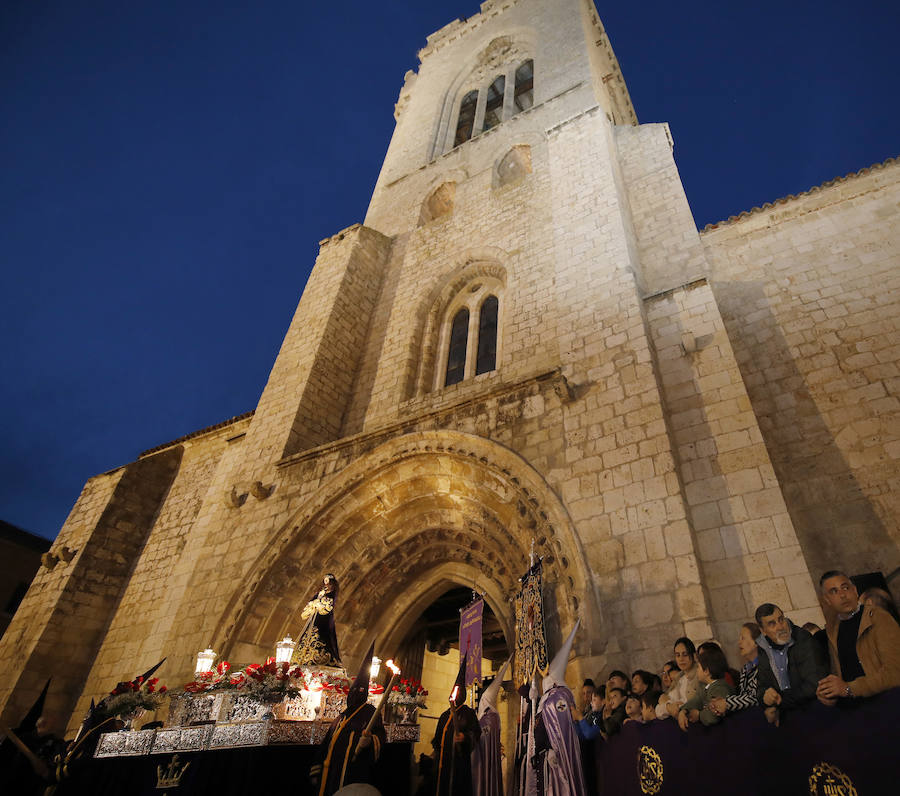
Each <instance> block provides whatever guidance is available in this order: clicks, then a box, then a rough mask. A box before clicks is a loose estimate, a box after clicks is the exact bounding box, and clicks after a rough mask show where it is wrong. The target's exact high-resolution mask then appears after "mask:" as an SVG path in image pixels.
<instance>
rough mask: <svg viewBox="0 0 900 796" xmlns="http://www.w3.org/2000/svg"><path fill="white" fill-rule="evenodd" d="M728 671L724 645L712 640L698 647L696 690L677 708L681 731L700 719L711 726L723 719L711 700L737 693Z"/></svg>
mask: <svg viewBox="0 0 900 796" xmlns="http://www.w3.org/2000/svg"><path fill="white" fill-rule="evenodd" d="M727 671H728V661H727V659H726V658H725V653H724V652H722V648H721V647H720V646H719V645H718V644H715V643H713V642H711V641H707V642H706V643H704V644H701V645H700V649H698V650H697V680H698V681H699V686H698V688H697V692H696V693H695V694H694V696H692V697H691V698H690V699H688V700H687V701H686V702H685V703H684V704H683V705H682V706H681V708H680V709H679V711H678V726H679V727H681V729H682V730H687V728H688V723H689V722H695V721H700V722H701V723H702V724H704V725H706V726H709V725H711V724H717V723H718V722H719V721H721V718H720V717H719V716H718V715H716V713H715V712H713V710H712V709H711V708H710V702H711V701H712V700H713V699H716V698H718V697H725V698H726V699H727V698H728V697H729V696H731V695H732V694H733V693H734V688H732V686H730V685H729V684H728V681H727V680H726V679H725V673H726V672H727Z"/></svg>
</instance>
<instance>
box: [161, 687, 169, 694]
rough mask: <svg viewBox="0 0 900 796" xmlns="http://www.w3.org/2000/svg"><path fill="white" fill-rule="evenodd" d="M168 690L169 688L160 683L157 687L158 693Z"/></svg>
mask: <svg viewBox="0 0 900 796" xmlns="http://www.w3.org/2000/svg"><path fill="white" fill-rule="evenodd" d="M168 690H169V689H168V688H166V687H165V686H164V685H161V686H160V687H159V693H160V694H165V693H166V691H168Z"/></svg>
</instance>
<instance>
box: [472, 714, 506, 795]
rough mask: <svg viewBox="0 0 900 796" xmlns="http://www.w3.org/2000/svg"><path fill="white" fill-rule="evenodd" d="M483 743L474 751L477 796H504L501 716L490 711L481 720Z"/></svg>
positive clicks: (473, 766)
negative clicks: (501, 757)
mask: <svg viewBox="0 0 900 796" xmlns="http://www.w3.org/2000/svg"><path fill="white" fill-rule="evenodd" d="M478 724H479V725H480V726H481V741H480V742H479V743H478V746H476V747H475V748H474V749H473V750H472V783H473V785H474V786H475V796H503V767H502V763H501V760H500V716H499V715H498V714H497V711H495V710H490V709H489V710H488V711H487V712H486V713H485V714H484V715H483V716H482V717H481V718H480V719H479V720H478Z"/></svg>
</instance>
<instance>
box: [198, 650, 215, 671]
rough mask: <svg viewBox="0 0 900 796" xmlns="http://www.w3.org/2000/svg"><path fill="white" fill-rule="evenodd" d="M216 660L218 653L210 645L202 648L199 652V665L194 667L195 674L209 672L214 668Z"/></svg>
mask: <svg viewBox="0 0 900 796" xmlns="http://www.w3.org/2000/svg"><path fill="white" fill-rule="evenodd" d="M215 660H216V653H215V652H213V651H212V650H211V649H210V648H209V647H207V648H206V649H205V650H200V652H198V653H197V665H196V666H195V667H194V674H207V673H208V672H211V671H212V670H213V663H215Z"/></svg>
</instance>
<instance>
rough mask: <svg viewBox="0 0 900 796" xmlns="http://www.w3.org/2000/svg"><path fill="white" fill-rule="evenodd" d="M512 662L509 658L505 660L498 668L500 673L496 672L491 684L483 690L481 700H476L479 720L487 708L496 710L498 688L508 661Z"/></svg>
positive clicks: (501, 682)
mask: <svg viewBox="0 0 900 796" xmlns="http://www.w3.org/2000/svg"><path fill="white" fill-rule="evenodd" d="M510 660H512V658H510V659H509V660H507V661H506V662H505V663H504V664H503V666H501V667H500V671H499V672H497V675H496V676H495V677H494V680H493V682H492V683H491V684H490V685H489V686H488V687H487V688H485V689H484V693H482V695H481V699H479V700H478V718H479V719H480V718H481V717H482V716H483V715H484V714H485V713H487V711H488V708H490V709H491V710H493V711H496V710H497V694H499V693H500V686H501V685H503V674H504V672H505V671H506V670H507V668H508V667H509V661H510Z"/></svg>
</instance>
